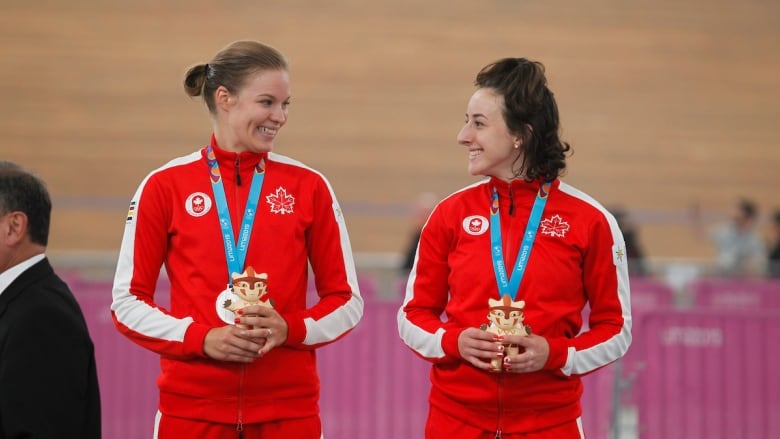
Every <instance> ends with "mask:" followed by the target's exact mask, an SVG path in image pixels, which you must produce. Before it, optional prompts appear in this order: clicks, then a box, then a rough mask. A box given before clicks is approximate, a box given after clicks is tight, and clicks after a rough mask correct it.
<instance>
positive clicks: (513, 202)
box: [509, 183, 515, 215]
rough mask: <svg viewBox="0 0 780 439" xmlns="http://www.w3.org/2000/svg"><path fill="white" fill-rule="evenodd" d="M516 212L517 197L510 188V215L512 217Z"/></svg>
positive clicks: (510, 187)
mask: <svg viewBox="0 0 780 439" xmlns="http://www.w3.org/2000/svg"><path fill="white" fill-rule="evenodd" d="M510 184H511V183H510ZM514 212H515V197H514V196H512V186H509V215H512V214H513V213H514Z"/></svg>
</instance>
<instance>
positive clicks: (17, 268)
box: [0, 253, 46, 294]
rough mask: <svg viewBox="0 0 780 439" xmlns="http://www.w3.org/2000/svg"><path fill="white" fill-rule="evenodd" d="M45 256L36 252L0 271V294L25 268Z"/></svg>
mask: <svg viewBox="0 0 780 439" xmlns="http://www.w3.org/2000/svg"><path fill="white" fill-rule="evenodd" d="M45 257H46V255H45V254H43V253H40V254H37V255H35V256H33V257H31V258H29V259H27V260H24V261H22V262H20V263H18V264H16V265H14V266H13V267H11V268H9V269H8V270H5V271H4V272H2V273H0V294H3V291H5V289H6V288H8V286H9V285H11V283H12V282H13V281H15V280H16V278H17V277H19V275H21V274H22V273H24V272H25V270H27V269H28V268H30V267H32V266H33V265H35V264H37V263H38V262H40V261H42V260H43V258H45Z"/></svg>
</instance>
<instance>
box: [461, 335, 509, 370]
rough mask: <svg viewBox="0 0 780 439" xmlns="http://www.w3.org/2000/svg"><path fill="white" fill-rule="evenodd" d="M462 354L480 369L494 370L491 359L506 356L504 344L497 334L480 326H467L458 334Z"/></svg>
mask: <svg viewBox="0 0 780 439" xmlns="http://www.w3.org/2000/svg"><path fill="white" fill-rule="evenodd" d="M458 352H460V356H461V357H462V358H463V359H464V360H466V361H467V362H469V363H470V364H471V365H473V366H474V367H476V368H478V369H482V370H487V371H493V370H494V369H493V366H492V365H491V364H490V360H492V359H494V358H502V359H503V356H504V346H503V345H501V344H500V343H496V338H495V335H493V334H491V333H489V332H487V331H483V330H481V329H479V328H467V329H465V330H464V331H463V332H461V333H460V335H459V336H458Z"/></svg>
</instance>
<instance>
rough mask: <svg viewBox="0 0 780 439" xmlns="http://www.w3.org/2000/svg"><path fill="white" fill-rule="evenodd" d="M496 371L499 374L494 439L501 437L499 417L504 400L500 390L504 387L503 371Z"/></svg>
mask: <svg viewBox="0 0 780 439" xmlns="http://www.w3.org/2000/svg"><path fill="white" fill-rule="evenodd" d="M503 366H504V365H503V364H502V365H501V367H502V368H503ZM498 373H499V374H500V375H498V419H497V420H496V424H497V425H496V439H501V434H502V433H501V424H502V422H501V417H502V415H503V412H504V400H503V396H504V395H503V392H502V388H503V387H504V386H503V384H504V383H503V381H504V375H503V374H504V371H503V370H500V371H499V372H498Z"/></svg>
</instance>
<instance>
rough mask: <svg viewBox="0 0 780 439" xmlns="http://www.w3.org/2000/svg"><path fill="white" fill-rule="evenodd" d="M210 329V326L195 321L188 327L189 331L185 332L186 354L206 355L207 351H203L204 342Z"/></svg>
mask: <svg viewBox="0 0 780 439" xmlns="http://www.w3.org/2000/svg"><path fill="white" fill-rule="evenodd" d="M210 329H211V327H209V326H206V325H203V324H200V323H194V322H193V323H191V324H190V326H188V327H187V332H185V333H184V353H185V355H196V356H198V357H205V356H206V353H205V352H203V342H204V341H205V340H206V334H208V332H209V330H210Z"/></svg>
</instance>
